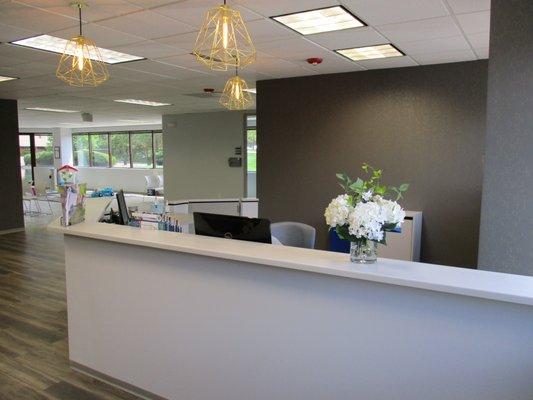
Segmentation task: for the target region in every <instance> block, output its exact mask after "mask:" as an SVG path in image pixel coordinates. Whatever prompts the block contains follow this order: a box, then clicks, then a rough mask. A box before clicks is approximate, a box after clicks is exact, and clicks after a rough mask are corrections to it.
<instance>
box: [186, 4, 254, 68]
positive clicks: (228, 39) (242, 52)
mask: <svg viewBox="0 0 533 400" xmlns="http://www.w3.org/2000/svg"><path fill="white" fill-rule="evenodd" d="M193 54H194V55H195V56H196V59H197V60H198V61H200V62H202V63H203V64H205V65H207V66H208V67H209V68H211V69H214V70H221V71H226V70H227V69H228V67H238V68H243V67H244V66H246V65H248V64H251V63H253V62H254V61H255V57H256V51H255V47H254V44H253V43H252V39H251V38H250V35H249V34H248V30H247V29H246V25H245V24H244V20H243V19H242V16H241V13H240V12H239V11H237V10H234V9H232V8H230V7H229V6H227V5H226V0H224V4H222V5H220V6H218V7H214V8H211V9H210V10H208V11H207V13H206V15H205V19H204V22H203V24H202V27H201V28H200V32H199V33H198V37H197V38H196V44H195V46H194V50H193Z"/></svg>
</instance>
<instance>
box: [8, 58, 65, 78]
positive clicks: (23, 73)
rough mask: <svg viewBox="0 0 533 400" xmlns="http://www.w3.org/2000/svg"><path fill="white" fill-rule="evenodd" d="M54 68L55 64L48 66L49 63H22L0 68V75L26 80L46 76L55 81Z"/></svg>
mask: <svg viewBox="0 0 533 400" xmlns="http://www.w3.org/2000/svg"><path fill="white" fill-rule="evenodd" d="M0 60H1V59H0ZM0 64H1V62H0ZM56 68H57V63H54V64H50V63H45V62H39V61H35V62H22V63H21V64H17V65H14V66H9V67H7V66H6V67H0V75H7V76H16V77H18V78H27V77H32V76H39V75H44V74H48V76H49V77H50V79H57V78H56V77H55V72H56Z"/></svg>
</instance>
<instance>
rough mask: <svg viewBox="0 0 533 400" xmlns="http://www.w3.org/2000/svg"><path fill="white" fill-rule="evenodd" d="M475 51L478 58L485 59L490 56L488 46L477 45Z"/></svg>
mask: <svg viewBox="0 0 533 400" xmlns="http://www.w3.org/2000/svg"><path fill="white" fill-rule="evenodd" d="M474 52H475V53H476V54H477V56H478V58H480V59H484V58H489V48H488V47H481V48H480V47H475V48H474Z"/></svg>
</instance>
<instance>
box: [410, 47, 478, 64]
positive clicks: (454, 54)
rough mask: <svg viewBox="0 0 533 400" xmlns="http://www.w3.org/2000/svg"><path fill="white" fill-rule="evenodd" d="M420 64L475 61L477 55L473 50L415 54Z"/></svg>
mask: <svg viewBox="0 0 533 400" xmlns="http://www.w3.org/2000/svg"><path fill="white" fill-rule="evenodd" d="M413 58H414V59H415V60H416V61H417V62H418V63H419V64H423V65H425V64H444V63H450V62H460V61H473V60H476V59H477V57H476V55H475V54H474V53H473V52H472V50H457V51H445V52H442V53H432V54H421V55H418V56H413Z"/></svg>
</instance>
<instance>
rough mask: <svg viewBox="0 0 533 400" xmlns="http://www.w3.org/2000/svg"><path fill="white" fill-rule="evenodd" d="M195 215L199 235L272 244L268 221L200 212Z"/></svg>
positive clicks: (195, 224) (196, 230)
mask: <svg viewBox="0 0 533 400" xmlns="http://www.w3.org/2000/svg"><path fill="white" fill-rule="evenodd" d="M193 215H194V231H195V233H196V234H197V235H203V236H213V237H219V238H226V239H237V240H246V241H249V242H259V243H272V236H271V235H270V221H269V220H268V219H264V218H247V217H236V216H233V215H222V214H209V213H200V212H195V213H193Z"/></svg>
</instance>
